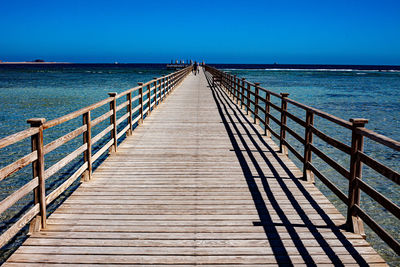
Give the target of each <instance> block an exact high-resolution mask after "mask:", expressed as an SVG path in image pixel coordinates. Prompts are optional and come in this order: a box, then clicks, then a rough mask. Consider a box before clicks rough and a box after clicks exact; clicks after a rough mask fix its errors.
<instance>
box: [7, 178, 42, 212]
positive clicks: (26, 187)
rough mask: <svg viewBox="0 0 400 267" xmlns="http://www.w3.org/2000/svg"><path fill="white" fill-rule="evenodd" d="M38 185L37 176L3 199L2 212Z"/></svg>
mask: <svg viewBox="0 0 400 267" xmlns="http://www.w3.org/2000/svg"><path fill="white" fill-rule="evenodd" d="M38 185H39V178H38V177H35V178H34V179H32V180H31V181H30V182H28V183H26V184H25V185H23V186H22V187H21V188H19V189H18V190H17V191H15V192H14V193H12V194H11V195H9V196H8V197H7V198H5V199H3V200H2V201H1V202H0V214H1V213H3V212H4V211H5V210H6V209H8V208H9V207H11V206H12V205H14V203H15V202H17V201H18V200H20V199H21V198H22V197H24V196H26V195H27V194H28V193H30V192H31V191H32V190H33V189H34V188H36V187H37V186H38Z"/></svg>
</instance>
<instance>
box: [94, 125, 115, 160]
mask: <svg viewBox="0 0 400 267" xmlns="http://www.w3.org/2000/svg"><path fill="white" fill-rule="evenodd" d="M110 126H112V125H110ZM113 144H114V140H112V139H111V140H110V141H108V142H107V144H105V145H104V146H103V147H102V148H101V149H100V150H99V151H97V152H96V154H94V155H93V156H92V161H93V162H95V161H96V160H97V159H98V158H99V157H100V156H101V155H102V154H103V153H104V152H106V151H107V149H109V148H110V147H111V146H112V145H113Z"/></svg>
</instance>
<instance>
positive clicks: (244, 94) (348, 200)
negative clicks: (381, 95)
mask: <svg viewBox="0 0 400 267" xmlns="http://www.w3.org/2000/svg"><path fill="white" fill-rule="evenodd" d="M205 69H206V71H208V72H209V73H210V74H211V75H212V76H213V83H214V82H216V81H219V82H220V84H221V87H223V88H225V89H226V91H227V93H228V95H229V96H231V97H232V98H233V100H236V103H237V104H238V105H239V102H240V105H239V106H240V107H241V108H242V107H243V106H244V108H245V110H246V112H247V114H248V113H249V112H250V113H251V114H252V115H253V117H254V123H258V122H259V121H261V122H262V123H263V125H264V127H265V133H266V135H267V136H270V135H271V134H272V135H273V136H274V137H276V138H278V140H279V147H280V152H281V153H284V154H288V152H289V151H290V152H291V153H293V155H294V156H295V157H297V158H298V159H299V160H300V161H301V162H303V179H305V180H307V181H309V182H314V175H315V176H317V177H318V178H319V179H320V180H321V181H322V182H323V183H324V184H325V185H326V186H327V187H328V188H329V189H330V190H331V191H332V192H333V193H334V194H336V195H337V196H338V197H339V199H341V200H342V201H343V202H344V203H345V204H346V205H347V206H348V211H347V222H346V226H347V229H348V230H350V231H352V232H355V233H359V234H361V235H364V236H365V234H364V229H363V224H362V222H365V223H367V224H368V225H369V226H370V228H371V229H372V230H373V231H375V232H376V233H377V234H378V236H379V237H380V238H381V239H382V240H383V241H385V242H386V243H387V244H388V245H389V246H390V247H391V248H392V249H393V250H394V251H395V252H396V253H397V254H399V255H400V243H399V242H398V241H397V240H395V239H394V238H393V237H392V236H390V234H389V233H387V232H386V231H385V230H384V229H383V228H382V227H381V226H380V225H378V223H377V222H375V221H374V220H373V219H372V218H371V217H370V216H369V215H368V214H367V213H366V212H365V211H364V210H363V209H361V208H360V191H363V192H364V193H366V194H367V195H369V196H370V197H371V198H372V199H373V200H374V201H375V202H377V203H379V204H380V205H382V206H383V207H384V208H386V209H387V210H388V212H390V213H392V214H393V215H394V216H395V217H397V218H398V219H400V207H399V206H398V205H397V204H395V203H394V202H392V201H391V200H389V199H387V198H386V197H385V196H384V195H383V194H381V193H379V192H378V191H377V190H375V189H373V188H372V187H370V186H369V185H367V184H366V183H365V182H363V181H362V180H361V178H362V164H363V163H364V164H365V165H367V166H368V167H370V168H371V169H373V170H374V171H376V172H378V173H379V174H381V175H383V176H384V177H385V178H388V179H390V180H392V181H393V182H395V183H396V184H398V185H400V173H399V172H397V171H395V170H393V169H391V168H390V167H388V166H386V165H385V164H383V163H380V162H379V161H377V160H375V159H373V158H371V157H369V156H368V155H366V154H365V153H364V151H363V144H364V137H367V138H369V139H371V140H373V141H376V142H377V143H379V144H381V145H384V146H385V147H388V148H391V149H394V150H396V151H400V142H399V141H396V140H394V139H391V138H389V137H386V136H384V135H381V134H378V133H376V132H374V131H372V130H369V129H367V128H365V127H364V126H365V124H366V123H367V122H368V120H365V119H350V121H346V120H344V119H341V118H339V117H336V116H334V115H332V114H329V113H326V112H324V111H322V110H319V109H316V108H313V107H310V106H307V105H304V104H302V103H299V102H297V101H295V100H293V99H290V98H288V94H286V93H280V94H279V93H276V92H272V91H270V90H267V89H265V88H262V87H260V85H259V83H252V82H249V81H247V80H245V79H244V78H239V77H237V76H236V75H232V74H230V73H227V72H223V71H220V70H218V69H216V68H213V67H210V66H207V65H206V66H205ZM215 77H217V78H215ZM251 87H253V88H254V92H253V91H251ZM260 91H263V92H264V93H265V94H266V97H265V98H263V97H261V96H260V93H259V92H260ZM251 95H253V96H254V101H253V100H252V99H251ZM271 96H274V97H277V98H278V99H280V101H281V106H280V107H279V106H278V105H276V104H274V103H272V102H271V100H270V97H271ZM259 101H262V102H264V104H265V108H263V106H262V105H260V104H259ZM288 103H290V104H292V105H293V106H295V107H298V108H300V109H302V110H305V111H306V119H305V120H304V119H302V118H299V117H298V116H296V115H294V114H292V113H290V112H288V110H287V104H288ZM252 107H253V108H252ZM270 107H272V108H273V109H274V110H276V111H277V112H279V113H280V114H281V118H277V117H275V116H273V115H272V114H271V113H270V111H269V110H270ZM259 110H261V111H263V112H264V115H265V116H264V118H262V117H261V116H260V114H259V112H258V111H259ZM314 115H317V116H319V117H321V118H323V119H326V120H328V121H330V122H333V123H335V124H337V125H339V126H341V127H343V128H346V129H349V130H350V131H351V134H352V141H351V146H348V145H346V144H344V143H342V142H341V141H339V140H336V139H335V138H333V137H331V136H329V135H327V134H326V133H324V132H323V131H321V130H319V129H318V128H317V127H316V126H315V124H314ZM288 118H289V119H291V120H292V121H294V122H295V123H297V124H298V125H300V126H302V127H303V128H304V129H305V137H304V138H303V137H301V136H300V135H299V134H298V133H296V132H295V131H294V130H293V129H291V128H290V127H288V126H287V123H286V120H287V119H288ZM270 121H272V122H274V123H276V124H277V125H278V126H279V127H280V132H279V133H277V132H275V131H274V130H273V129H272V128H271V127H270ZM286 133H289V134H290V135H291V136H292V137H294V138H295V139H297V140H298V141H299V142H300V143H301V144H302V145H303V146H304V156H302V155H301V154H300V153H299V152H298V151H297V150H296V149H295V148H294V147H293V146H292V145H291V144H290V143H289V142H288V141H287V139H286ZM314 135H315V136H317V137H319V138H320V140H322V141H324V142H325V143H327V144H329V145H330V146H333V147H334V148H336V149H338V150H340V151H342V152H344V153H345V154H347V155H349V156H350V170H347V169H346V168H344V167H343V166H341V165H340V164H339V163H337V162H336V161H335V160H333V159H332V158H331V157H329V156H328V155H326V154H325V153H323V152H322V151H321V150H319V149H318V148H317V147H316V146H314V145H313V136H314ZM313 154H314V155H316V156H318V157H319V158H320V159H321V160H322V161H324V162H325V163H326V164H328V165H329V166H331V167H332V168H333V169H334V170H335V171H336V172H337V173H339V174H341V175H342V176H343V177H345V178H346V179H347V180H348V181H349V192H348V194H347V195H346V194H345V193H344V192H342V191H341V190H340V189H339V188H338V187H337V186H336V185H335V184H334V183H332V182H331V181H330V180H329V179H328V178H327V177H326V176H324V175H323V174H322V173H321V172H320V171H319V170H318V169H317V168H316V167H315V166H314V165H313V164H312V155H313Z"/></svg>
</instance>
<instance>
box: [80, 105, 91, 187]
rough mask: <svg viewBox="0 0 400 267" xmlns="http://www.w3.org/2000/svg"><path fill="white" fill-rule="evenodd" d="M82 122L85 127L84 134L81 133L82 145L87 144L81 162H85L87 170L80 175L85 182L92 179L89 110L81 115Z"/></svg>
mask: <svg viewBox="0 0 400 267" xmlns="http://www.w3.org/2000/svg"><path fill="white" fill-rule="evenodd" d="M82 122H83V124H84V125H86V132H84V133H83V143H84V144H87V149H86V150H85V152H84V153H83V161H84V162H87V164H88V167H87V170H86V171H85V172H84V173H83V175H82V180H83V181H85V182H87V181H89V180H90V179H91V178H92V125H91V119H90V110H89V111H88V112H86V113H84V114H83V115H82Z"/></svg>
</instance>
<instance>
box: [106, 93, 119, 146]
mask: <svg viewBox="0 0 400 267" xmlns="http://www.w3.org/2000/svg"><path fill="white" fill-rule="evenodd" d="M108 95H109V96H110V97H113V98H114V99H113V100H112V101H111V102H110V110H112V111H113V114H112V116H111V117H110V124H111V125H113V126H114V127H113V129H112V131H111V138H112V139H114V145H113V146H112V147H110V152H117V144H118V140H117V98H116V96H117V93H115V92H112V93H108Z"/></svg>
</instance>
